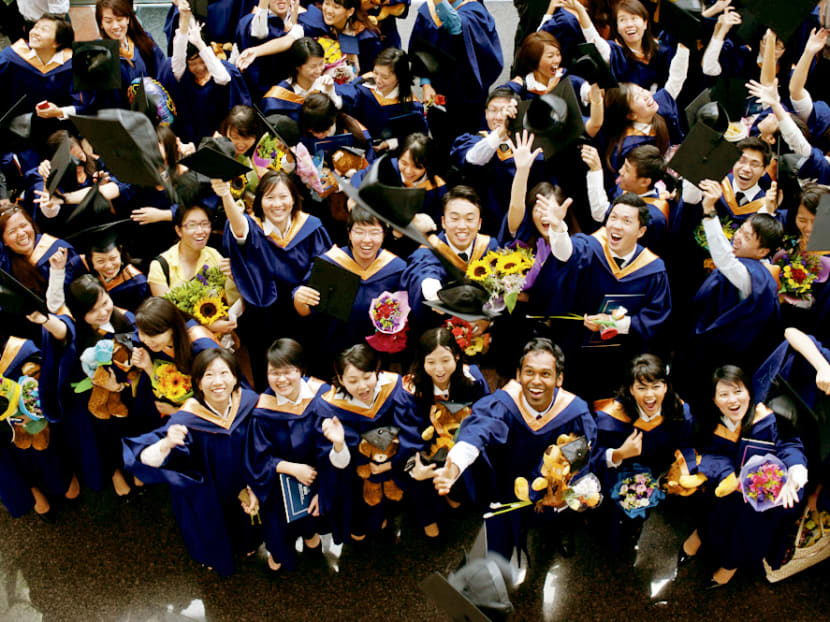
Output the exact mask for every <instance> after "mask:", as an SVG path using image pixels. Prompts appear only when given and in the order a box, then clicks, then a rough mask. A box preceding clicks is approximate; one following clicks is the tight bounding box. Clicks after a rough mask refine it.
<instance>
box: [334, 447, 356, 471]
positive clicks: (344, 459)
mask: <svg viewBox="0 0 830 622" xmlns="http://www.w3.org/2000/svg"><path fill="white" fill-rule="evenodd" d="M351 461H352V454H351V453H349V446H348V445H346V443H343V449H341V450H340V451H334V447H332V448H331V451H330V452H329V462H331V464H332V466H333V467H334V468H336V469H345V468H346V467H347V466H349V462H351Z"/></svg>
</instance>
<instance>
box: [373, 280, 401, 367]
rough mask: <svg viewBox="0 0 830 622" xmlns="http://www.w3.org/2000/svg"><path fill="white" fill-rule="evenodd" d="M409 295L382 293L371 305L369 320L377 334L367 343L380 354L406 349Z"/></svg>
mask: <svg viewBox="0 0 830 622" xmlns="http://www.w3.org/2000/svg"><path fill="white" fill-rule="evenodd" d="M407 317H409V295H408V294H407V293H406V292H405V291H399V292H395V293H390V292H382V293H381V294H380V295H379V296H378V297H377V298H374V299H373V300H372V302H371V303H370V304H369V319H370V320H372V326H374V327H375V331H376V332H375V334H374V335H372V336H370V337H366V341H367V342H368V344H369V345H370V346H372V347H373V348H374V349H375V350H377V351H378V352H390V353H393V354H394V353H395V352H401V351H402V350H403V349H404V348H406V335H407V332H408V328H409V326H408V324H407Z"/></svg>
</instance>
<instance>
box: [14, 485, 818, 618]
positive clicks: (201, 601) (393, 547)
mask: <svg viewBox="0 0 830 622" xmlns="http://www.w3.org/2000/svg"><path fill="white" fill-rule="evenodd" d="M689 509H690V508H689V506H688V505H684V504H683V503H681V501H680V500H677V499H669V500H668V501H667V502H664V504H663V505H661V506H660V507H658V508H657V511H656V512H655V513H654V514H653V515H652V516H651V518H650V519H649V520H648V522H647V523H646V527H645V529H644V531H643V535H642V537H641V539H640V544H639V551H638V552H637V554H636V560H634V555H632V556H631V557H630V558H626V556H622V557H619V558H617V557H613V556H610V555H608V554H607V553H606V552H605V551H604V550H603V547H602V545H601V544H600V542H599V538H598V536H597V533H596V532H597V528H596V527H590V528H589V527H588V526H582V527H580V528H579V529H578V530H577V554H576V556H574V557H572V558H569V559H565V558H562V557H561V556H559V555H558V554H554V553H551V552H550V550H549V549H550V548H551V547H549V546H545V542H544V534H541V533H536V534H535V535H534V537H533V538H532V540H531V546H530V553H531V561H532V563H531V567H530V569H529V571H528V572H527V576H526V578H525V581H524V583H523V584H522V585H521V586H520V587H519V588H518V589H517V591H516V592H514V593H513V595H512V601H513V604H514V606H515V609H516V611H515V613H514V614H513V616H512V617H511V618H510V619H511V620H528V621H535V620H544V621H550V620H580V621H582V620H609V621H627V620H632V621H637V620H658V621H662V620H684V621H687V622H689V621H693V620H711V621H712V622H715V621H720V620H735V621H737V620H747V621H750V620H751V621H756V620H757V621H765V620H769V621H776V622H780V621H782V620H790V621H803V622H814V621H819V620H826V619H827V617H826V616H827V611H828V610H830V591H828V590H827V585H828V582H829V581H830V563H828V562H824V563H823V564H820V565H818V566H815V567H813V568H811V569H809V570H807V571H805V572H803V573H801V574H800V575H796V576H794V577H792V578H790V579H788V580H786V581H784V582H783V583H779V584H776V585H770V584H768V583H767V582H766V580H765V579H764V578H763V577H762V576H761V574H760V573H755V572H752V571H741V572H739V573H738V575H736V577H735V579H733V581H732V584H731V585H730V586H728V587H727V588H724V589H721V590H717V591H715V592H706V591H703V590H702V589H701V587H702V585H703V583H704V581H705V579H706V578H707V576H708V574H707V568H706V565H705V563H704V562H703V560H700V561H696V562H694V563H693V564H692V565H691V566H689V567H687V568H684V569H682V570H681V571H680V573H679V574H677V573H676V563H675V555H676V551H677V547H678V545H679V542H680V538H681V537H682V535H683V534H685V533H687V530H688V528H689V519H688V515H689ZM582 517H587V515H585V514H583V515H582ZM401 523H402V524H400V525H399V526H398V529H397V531H398V532H399V536H398V537H397V538H396V537H395V535H394V530H390V531H392V533H390V534H389V535H388V536H386V537H384V538H381V539H380V540H378V541H377V542H374V543H371V544H365V545H360V546H354V545H347V546H345V547H343V548H342V550H338V548H332V547H331V543H330V541H326V542H325V543H324V544H325V549H326V553H325V556H316V557H315V556H312V557H310V558H301V563H300V568H299V569H298V570H297V571H296V572H294V573H291V574H285V573H282V574H280V573H277V574H274V573H271V572H270V571H268V570H267V568H266V566H265V563H264V561H262V560H261V559H257V558H252V559H249V560H245V561H243V562H242V563H241V565H240V569H239V571H238V572H237V573H236V574H235V575H233V576H232V577H229V578H226V579H222V578H220V577H218V576H217V575H216V574H215V573H212V572H210V571H208V570H206V569H203V568H201V567H199V566H198V565H197V564H196V563H194V562H193V561H191V560H190V558H189V557H188V555H187V552H186V551H185V549H184V544H183V542H182V539H181V536H180V534H179V532H178V528H177V526H176V524H175V521H174V520H173V517H172V514H171V510H170V505H169V499H168V493H167V491H166V489H165V488H163V487H153V488H152V489H150V490H148V491H147V493H146V494H144V495H143V496H140V497H137V498H135V499H131V500H129V501H128V502H124V501H119V500H118V499H117V498H116V497H115V495H114V493H112V492H106V493H100V494H94V493H91V492H89V491H84V493H83V500H82V502H81V503H79V504H77V505H75V506H71V507H63V508H60V509H59V510H58V512H57V520H56V522H55V523H54V524H45V523H43V522H41V521H40V520H38V519H37V518H36V517H34V516H32V515H30V516H26V517H23V518H20V519H17V520H13V519H11V518H10V517H9V516H8V514H6V513H5V512H2V513H0V531H2V533H3V537H2V539H0V620H2V621H4V622H5V621H7V620H8V621H9V622H11V621H14V622H27V621H30V620H31V621H35V620H45V621H61V622H63V621H75V620H78V621H93V620H107V621H109V620H114V621H119V622H185V621H190V620H199V621H208V622H219V621H234V622H236V621H245V620H280V621H282V622H293V621H306V620H309V621H311V620H369V621H378V622H380V621H382V620H383V621H389V620H407V621H408V620H419V621H426V620H444V619H446V618H445V616H444V615H443V614H442V613H441V612H439V610H438V609H437V608H436V607H435V606H434V605H433V604H432V603H431V602H430V601H429V600H428V599H427V598H426V597H425V596H424V594H423V593H422V592H421V591H420V590H419V588H418V584H419V583H420V581H422V580H423V579H424V578H425V577H426V576H428V575H429V574H430V573H432V572H434V571H438V572H441V573H444V574H446V573H447V572H448V571H450V570H453V569H454V568H455V567H456V566H457V565H458V564H459V563H460V562H461V560H462V559H463V549H464V548H469V547H470V546H471V544H472V541H473V539H474V538H475V535H476V533H477V531H478V529H479V527H480V525H481V519H480V518H479V517H477V516H475V515H472V514H470V513H469V512H467V513H464V512H461V513H460V514H458V515H456V516H453V517H451V518H450V520H449V522H448V523H447V524H446V525H445V526H444V533H443V534H442V537H441V538H442V539H441V541H440V542H438V543H433V542H427V541H426V540H425V538H424V537H423V536H419V535H418V534H417V533H416V532H415V531H414V529H413V526H412V525H410V524H409V522H408V521H407V520H406V519H404V520H402V521H401ZM632 560H634V563H633V564H632Z"/></svg>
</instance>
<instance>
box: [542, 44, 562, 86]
mask: <svg viewBox="0 0 830 622" xmlns="http://www.w3.org/2000/svg"><path fill="white" fill-rule="evenodd" d="M561 63H562V53H561V52H560V51H559V48H558V47H556V46H555V45H552V44H550V43H546V44H545V48H544V51H543V52H542V56H541V57H540V58H539V64H538V65H537V66H536V71H537V72H539V75H540V76H541V77H542V82H543V83H545V84H546V83H547V82H548V81H549V80H550V79H551V78H552V77H553V74H555V73H556V70H557V69H559V65H560V64H561Z"/></svg>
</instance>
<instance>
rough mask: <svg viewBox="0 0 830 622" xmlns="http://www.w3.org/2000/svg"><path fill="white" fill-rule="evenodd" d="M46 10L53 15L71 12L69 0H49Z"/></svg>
mask: <svg viewBox="0 0 830 622" xmlns="http://www.w3.org/2000/svg"><path fill="white" fill-rule="evenodd" d="M46 10H47V11H48V12H49V13H52V14H53V15H64V14H66V13H69V0H48V1H47V3H46Z"/></svg>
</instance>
